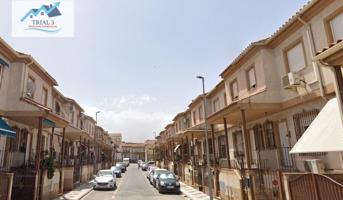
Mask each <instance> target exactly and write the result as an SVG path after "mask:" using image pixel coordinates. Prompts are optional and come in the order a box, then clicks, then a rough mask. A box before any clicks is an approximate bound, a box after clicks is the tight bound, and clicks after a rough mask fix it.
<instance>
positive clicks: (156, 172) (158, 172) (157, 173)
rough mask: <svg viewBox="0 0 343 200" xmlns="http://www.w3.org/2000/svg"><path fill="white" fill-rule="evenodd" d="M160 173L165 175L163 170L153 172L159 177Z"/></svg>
mask: <svg viewBox="0 0 343 200" xmlns="http://www.w3.org/2000/svg"><path fill="white" fill-rule="evenodd" d="M162 173H166V171H165V170H155V173H154V174H156V175H159V174H162Z"/></svg>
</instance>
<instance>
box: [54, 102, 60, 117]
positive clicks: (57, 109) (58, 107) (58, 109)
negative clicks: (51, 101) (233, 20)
mask: <svg viewBox="0 0 343 200" xmlns="http://www.w3.org/2000/svg"><path fill="white" fill-rule="evenodd" d="M55 112H56V113H57V114H60V112H61V106H60V104H59V103H58V102H55Z"/></svg>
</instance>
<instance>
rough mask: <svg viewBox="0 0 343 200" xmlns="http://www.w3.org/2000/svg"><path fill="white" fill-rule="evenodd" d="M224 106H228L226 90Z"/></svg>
mask: <svg viewBox="0 0 343 200" xmlns="http://www.w3.org/2000/svg"><path fill="white" fill-rule="evenodd" d="M224 106H227V98H226V92H224Z"/></svg>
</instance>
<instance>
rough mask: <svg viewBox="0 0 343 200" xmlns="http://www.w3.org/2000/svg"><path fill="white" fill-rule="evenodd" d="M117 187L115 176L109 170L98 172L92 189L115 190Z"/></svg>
mask: <svg viewBox="0 0 343 200" xmlns="http://www.w3.org/2000/svg"><path fill="white" fill-rule="evenodd" d="M116 186H117V182H116V175H115V173H114V172H113V171H112V170H110V169H106V170H100V171H99V172H98V174H97V175H96V177H95V179H94V186H93V188H94V189H113V190H114V189H115V188H116Z"/></svg>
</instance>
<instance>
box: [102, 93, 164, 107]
mask: <svg viewBox="0 0 343 200" xmlns="http://www.w3.org/2000/svg"><path fill="white" fill-rule="evenodd" d="M156 101H157V99H156V98H155V97H151V96H149V95H141V96H136V95H129V96H121V97H115V98H111V99H108V98H104V99H102V100H101V101H100V103H99V105H100V106H101V107H103V108H106V109H130V108H132V107H141V106H144V105H147V104H151V103H153V102H156Z"/></svg>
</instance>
